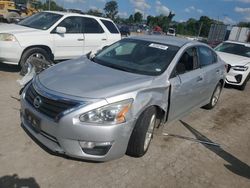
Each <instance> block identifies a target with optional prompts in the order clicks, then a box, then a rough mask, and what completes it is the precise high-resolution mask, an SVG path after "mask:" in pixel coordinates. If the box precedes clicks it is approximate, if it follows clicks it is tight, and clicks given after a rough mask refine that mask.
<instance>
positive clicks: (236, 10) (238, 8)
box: [56, 0, 250, 24]
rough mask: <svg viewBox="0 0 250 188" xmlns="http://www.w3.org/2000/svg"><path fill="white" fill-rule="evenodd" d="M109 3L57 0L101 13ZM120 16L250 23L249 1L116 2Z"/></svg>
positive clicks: (174, 0)
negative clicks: (137, 12) (172, 13)
mask: <svg viewBox="0 0 250 188" xmlns="http://www.w3.org/2000/svg"><path fill="white" fill-rule="evenodd" d="M107 1H108V0H56V2H57V3H59V4H60V5H62V6H64V7H65V8H74V9H81V10H83V11H86V10H88V9H90V8H92V9H100V10H102V9H103V7H104V5H105V2H107ZM117 2H118V6H119V15H120V16H121V17H128V16H129V15H130V14H133V13H135V12H136V11H140V12H142V13H143V14H144V15H145V17H146V16H147V15H153V16H155V15H159V14H165V15H168V14H169V12H170V11H172V12H174V13H175V14H176V16H175V17H174V20H176V21H186V20H187V19H189V18H191V17H193V18H196V19H198V18H199V17H200V16H201V15H206V16H209V17H211V18H214V19H219V20H221V21H224V22H226V23H227V24H235V23H237V22H239V21H248V22H250V0H117Z"/></svg>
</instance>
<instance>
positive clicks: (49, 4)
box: [49, 0, 50, 10]
mask: <svg viewBox="0 0 250 188" xmlns="http://www.w3.org/2000/svg"><path fill="white" fill-rule="evenodd" d="M49 10H50V0H49Z"/></svg>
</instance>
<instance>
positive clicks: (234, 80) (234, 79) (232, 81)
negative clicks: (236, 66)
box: [226, 68, 250, 86]
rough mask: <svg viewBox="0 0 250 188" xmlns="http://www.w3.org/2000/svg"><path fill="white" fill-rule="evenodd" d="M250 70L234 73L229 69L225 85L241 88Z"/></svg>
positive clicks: (234, 71)
mask: <svg viewBox="0 0 250 188" xmlns="http://www.w3.org/2000/svg"><path fill="white" fill-rule="evenodd" d="M249 71H250V70H247V71H236V70H233V69H232V68H230V70H229V72H228V73H227V75H226V83H227V84H229V85H236V86H241V85H242V84H243V83H244V81H245V80H246V78H247V76H248V74H249Z"/></svg>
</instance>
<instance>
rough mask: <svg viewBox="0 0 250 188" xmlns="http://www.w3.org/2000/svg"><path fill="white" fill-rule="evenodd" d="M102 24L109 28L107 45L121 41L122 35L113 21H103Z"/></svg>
mask: <svg viewBox="0 0 250 188" xmlns="http://www.w3.org/2000/svg"><path fill="white" fill-rule="evenodd" d="M101 23H102V24H103V25H104V26H105V28H107V32H106V33H107V39H108V40H107V45H111V44H113V43H114V42H116V41H118V40H121V33H120V31H119V29H118V28H117V26H116V25H115V24H114V23H113V22H112V21H111V20H106V19H101Z"/></svg>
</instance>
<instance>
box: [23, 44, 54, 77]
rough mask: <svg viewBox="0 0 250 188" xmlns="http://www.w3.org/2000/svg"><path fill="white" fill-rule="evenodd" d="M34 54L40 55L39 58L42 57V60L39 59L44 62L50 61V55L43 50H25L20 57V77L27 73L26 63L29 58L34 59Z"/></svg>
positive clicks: (36, 48)
mask: <svg viewBox="0 0 250 188" xmlns="http://www.w3.org/2000/svg"><path fill="white" fill-rule="evenodd" d="M35 54H40V55H41V56H43V58H41V59H44V60H46V61H50V59H51V58H50V57H51V55H50V54H49V53H48V52H47V51H46V50H45V49H43V48H38V47H35V48H30V49H28V50H26V51H25V52H24V53H23V55H22V57H21V60H20V63H19V65H20V67H21V71H20V74H21V75H22V76H24V75H25V74H26V73H27V67H28V66H27V63H28V62H27V61H28V60H29V59H30V58H31V57H35Z"/></svg>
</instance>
